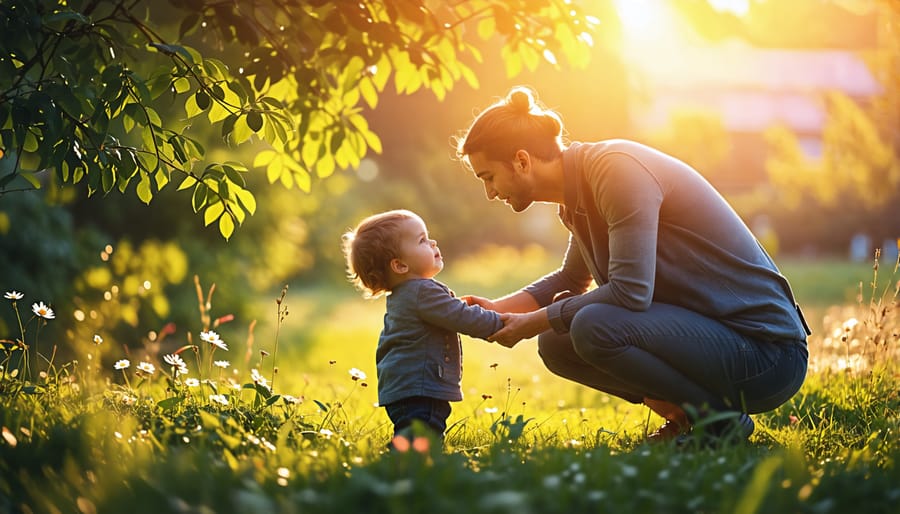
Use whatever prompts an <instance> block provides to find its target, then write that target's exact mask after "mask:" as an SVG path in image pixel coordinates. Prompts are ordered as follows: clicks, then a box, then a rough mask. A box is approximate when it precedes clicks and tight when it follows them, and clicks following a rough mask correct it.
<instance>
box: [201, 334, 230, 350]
mask: <svg viewBox="0 0 900 514" xmlns="http://www.w3.org/2000/svg"><path fill="white" fill-rule="evenodd" d="M200 340H202V341H204V342H206V343H209V344H211V345H214V346H218V347H219V348H221V349H223V350H225V351H228V346H227V345H226V344H225V341H222V339H221V338H219V334H217V333H215V332H213V331H212V330H209V331H206V332H200Z"/></svg>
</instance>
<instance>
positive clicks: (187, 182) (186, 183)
mask: <svg viewBox="0 0 900 514" xmlns="http://www.w3.org/2000/svg"><path fill="white" fill-rule="evenodd" d="M196 183H197V179H195V178H194V177H192V176H190V175H188V176H186V177H184V180H182V181H181V184H179V185H178V189H176V191H182V190H184V189H187V188H189V187H194V184H196Z"/></svg>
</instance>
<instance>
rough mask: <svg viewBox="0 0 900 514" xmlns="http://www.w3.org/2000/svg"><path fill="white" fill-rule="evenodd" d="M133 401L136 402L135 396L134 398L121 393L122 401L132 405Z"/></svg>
mask: <svg viewBox="0 0 900 514" xmlns="http://www.w3.org/2000/svg"><path fill="white" fill-rule="evenodd" d="M135 402H137V398H136V397H134V396H131V395H130V394H123V395H122V403H124V404H125V405H134V404H135Z"/></svg>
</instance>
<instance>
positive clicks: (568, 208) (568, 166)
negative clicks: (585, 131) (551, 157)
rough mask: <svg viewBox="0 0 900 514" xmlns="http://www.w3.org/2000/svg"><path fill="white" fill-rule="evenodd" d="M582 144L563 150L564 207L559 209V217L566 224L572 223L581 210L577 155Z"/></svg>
mask: <svg viewBox="0 0 900 514" xmlns="http://www.w3.org/2000/svg"><path fill="white" fill-rule="evenodd" d="M579 146H581V145H580V143H572V144H571V145H569V147H568V148H566V149H565V150H563V202H564V203H563V205H560V207H559V216H560V218H562V220H563V221H564V222H566V223H571V222H572V220H573V215H574V214H575V213H576V212H580V211H581V210H582V209H581V203H580V200H581V180H579V166H578V162H577V157H576V153H577V151H578V147H579Z"/></svg>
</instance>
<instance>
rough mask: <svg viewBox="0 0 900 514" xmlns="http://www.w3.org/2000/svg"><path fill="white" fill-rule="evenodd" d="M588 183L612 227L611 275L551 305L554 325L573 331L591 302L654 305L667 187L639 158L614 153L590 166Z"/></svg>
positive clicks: (634, 307) (634, 306)
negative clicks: (577, 317)
mask: <svg viewBox="0 0 900 514" xmlns="http://www.w3.org/2000/svg"><path fill="white" fill-rule="evenodd" d="M587 173H588V177H587V182H588V184H589V187H590V188H591V192H592V193H593V197H594V200H595V202H596V205H595V206H592V207H593V208H596V209H597V210H598V211H599V212H600V213H603V216H604V218H605V219H606V222H607V225H608V227H609V229H608V230H609V272H608V273H609V277H608V278H609V280H608V282H606V283H605V284H602V285H600V286H599V287H597V288H596V289H593V290H591V291H589V292H587V293H584V294H582V295H579V296H575V297H572V298H567V299H565V300H562V301H559V302H556V303H553V304H551V305H550V306H549V307H548V317H549V320H550V324H551V326H552V327H553V329H554V330H556V331H557V332H560V333H563V332H566V331H568V328H569V325H571V323H572V318H573V317H574V316H575V313H577V312H578V311H579V310H580V309H581V308H583V307H584V306H586V305H589V304H592V303H608V304H612V305H619V306H622V307H625V308H627V309H631V310H634V311H642V310H646V309H647V308H649V306H650V303H651V301H652V299H653V289H654V282H655V275H656V244H657V237H658V232H659V213H660V207H661V205H662V201H663V196H664V194H663V189H662V186H661V185H660V183H659V182H658V180H657V179H656V177H655V176H654V175H653V173H652V171H651V170H649V169H648V168H646V167H645V166H644V165H643V164H642V163H641V162H640V161H638V160H637V159H635V158H634V157H632V156H630V155H628V154H625V153H621V152H613V153H607V154H605V155H604V156H602V157H601V158H600V159H598V161H597V162H596V163H595V164H594V165H592V166H590V167H589V170H588V171H587Z"/></svg>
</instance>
